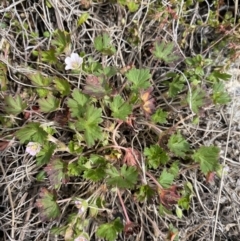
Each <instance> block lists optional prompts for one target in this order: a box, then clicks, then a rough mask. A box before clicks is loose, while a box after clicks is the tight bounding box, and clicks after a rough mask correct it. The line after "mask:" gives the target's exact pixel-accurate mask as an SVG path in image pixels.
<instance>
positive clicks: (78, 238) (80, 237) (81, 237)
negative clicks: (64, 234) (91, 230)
mask: <svg viewBox="0 0 240 241" xmlns="http://www.w3.org/2000/svg"><path fill="white" fill-rule="evenodd" d="M74 241H88V240H87V239H86V238H85V237H83V236H78V237H77V238H75V239H74Z"/></svg>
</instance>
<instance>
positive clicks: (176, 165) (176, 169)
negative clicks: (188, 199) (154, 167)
mask: <svg viewBox="0 0 240 241" xmlns="http://www.w3.org/2000/svg"><path fill="white" fill-rule="evenodd" d="M168 171H169V172H170V173H171V174H173V176H174V178H175V177H177V176H178V174H179V162H178V161H175V162H173V163H172V165H171V166H170V168H169V169H168Z"/></svg>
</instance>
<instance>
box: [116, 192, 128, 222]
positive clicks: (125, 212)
mask: <svg viewBox="0 0 240 241" xmlns="http://www.w3.org/2000/svg"><path fill="white" fill-rule="evenodd" d="M117 194H118V198H119V200H120V203H121V205H122V209H123V212H124V215H125V218H126V223H131V221H130V219H129V217H128V214H127V210H126V207H125V205H124V203H123V200H122V196H121V193H120V191H119V189H117Z"/></svg>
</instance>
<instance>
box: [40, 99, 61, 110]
mask: <svg viewBox="0 0 240 241" xmlns="http://www.w3.org/2000/svg"><path fill="white" fill-rule="evenodd" d="M59 103H60V101H59V99H57V98H56V97H54V96H52V95H48V97H47V98H46V99H39V100H38V104H39V106H40V110H41V111H42V112H45V113H48V112H52V111H55V110H57V109H58V107H59Z"/></svg>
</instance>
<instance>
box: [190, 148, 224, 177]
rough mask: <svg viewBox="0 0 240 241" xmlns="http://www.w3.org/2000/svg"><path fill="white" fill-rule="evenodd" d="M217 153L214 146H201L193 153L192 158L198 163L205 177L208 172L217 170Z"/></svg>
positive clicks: (217, 149)
mask: <svg viewBox="0 0 240 241" xmlns="http://www.w3.org/2000/svg"><path fill="white" fill-rule="evenodd" d="M219 151H220V150H219V148H218V147H216V146H201V147H200V148H199V149H198V150H196V151H195V153H194V154H193V155H192V158H193V159H194V161H196V162H199V163H200V169H201V171H202V172H203V173H204V174H205V175H206V174H207V173H208V172H213V171H217V170H218V168H219Z"/></svg>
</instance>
